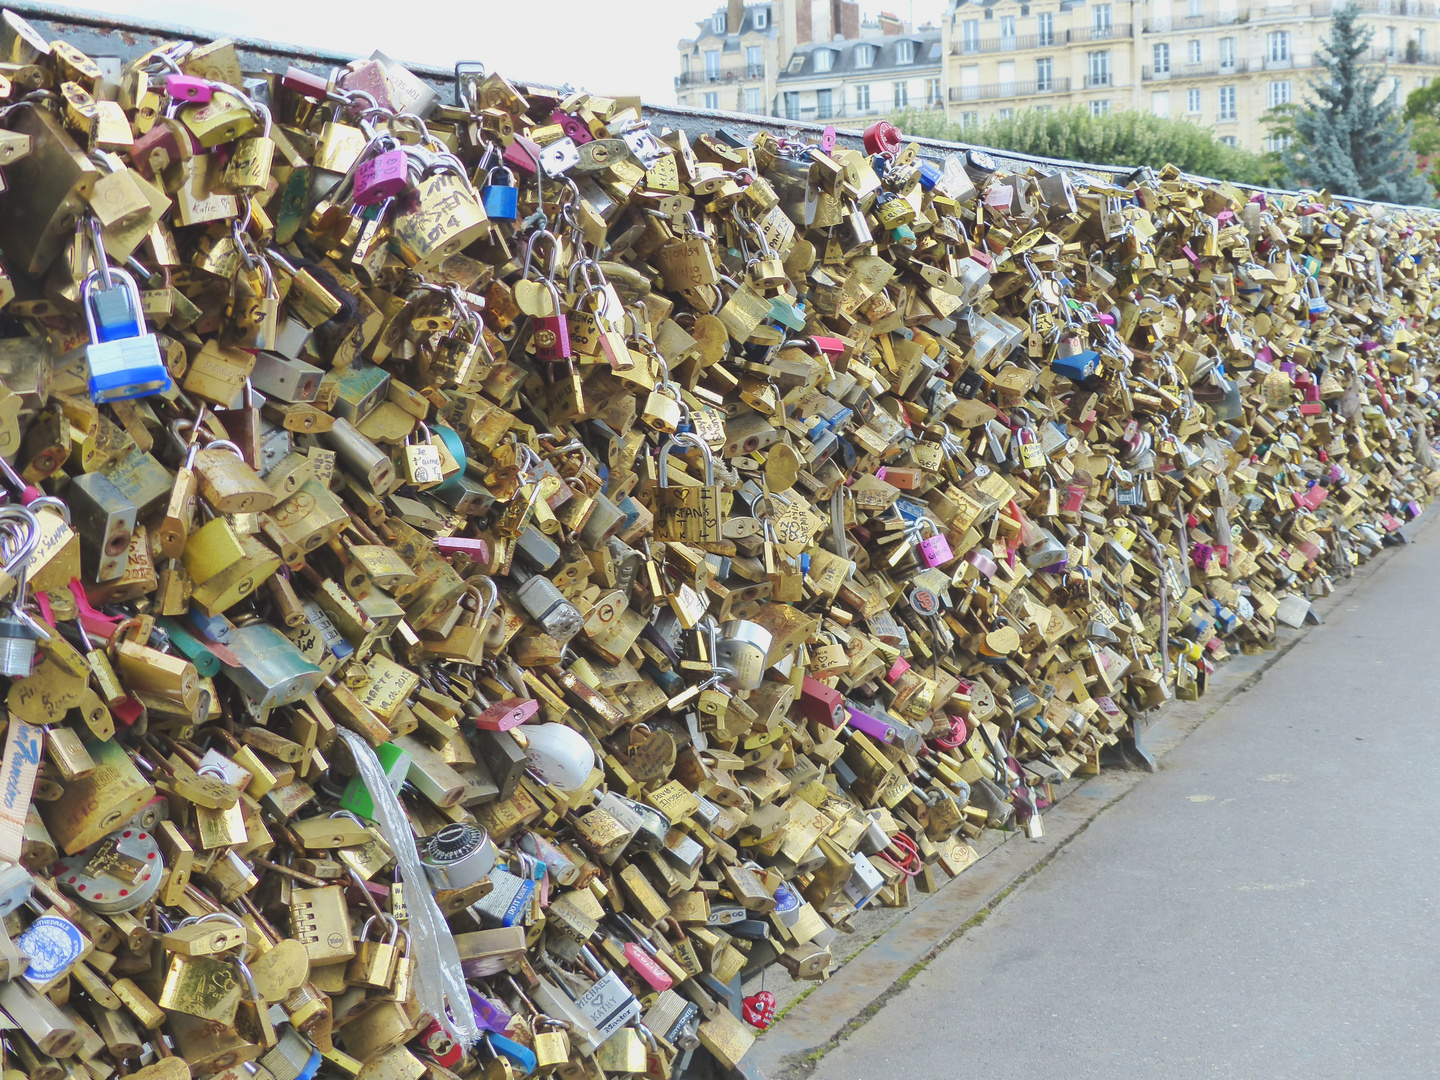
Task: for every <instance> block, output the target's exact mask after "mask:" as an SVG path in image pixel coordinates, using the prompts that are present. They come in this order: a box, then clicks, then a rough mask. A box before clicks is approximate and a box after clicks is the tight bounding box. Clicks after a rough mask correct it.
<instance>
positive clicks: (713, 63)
mask: <svg viewBox="0 0 1440 1080" xmlns="http://www.w3.org/2000/svg"><path fill="white" fill-rule="evenodd" d="M705 78H707V79H709V80H710V81H711V82H714V81H715V80H716V79H718V78H720V50H719V49H712V50H711V51H710V52H707V53H706V54H705Z"/></svg>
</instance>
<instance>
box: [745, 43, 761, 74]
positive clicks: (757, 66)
mask: <svg viewBox="0 0 1440 1080" xmlns="http://www.w3.org/2000/svg"><path fill="white" fill-rule="evenodd" d="M745 77H746V78H747V79H763V78H764V77H765V58H764V57H763V56H761V55H760V46H759V45H747V46H746V47H745Z"/></svg>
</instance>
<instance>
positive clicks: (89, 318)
mask: <svg viewBox="0 0 1440 1080" xmlns="http://www.w3.org/2000/svg"><path fill="white" fill-rule="evenodd" d="M109 274H110V275H111V276H112V277H115V278H119V279H120V285H121V286H122V287H123V288H124V289H125V290H126V291H127V292H128V293H129V294H130V310H131V312H132V313H133V314H134V316H135V333H134V334H131V335H128V336H130V337H140V336H141V335H143V334H144V333H145V314H144V307H143V306H142V302H141V300H140V286H139V285H137V284H135V278H134V277H132V276H131V274H130V271H128V270H126V269H124V268H123V267H119V266H115V267H110V268H109ZM104 278H105V274H104V273H102V271H100V270H92V271H90V273H88V274H86V275H85V280H84V281H83V282H81V284H80V306H81V307H82V308H84V310H85V326H86V328H87V329H88V330H89V331H90V340H91V341H92V342H97V343H98V342H99V341H100V340H101V339H100V331H99V328H98V327H97V326H96V325H95V307H94V297H95V293H96V292H97V291H108V290H97V289H96V284H97V283H98V282H101V281H103V280H104ZM111 287H112V288H113V287H114V286H113V284H112V286H111ZM109 340H117V339H115V338H111V339H109Z"/></svg>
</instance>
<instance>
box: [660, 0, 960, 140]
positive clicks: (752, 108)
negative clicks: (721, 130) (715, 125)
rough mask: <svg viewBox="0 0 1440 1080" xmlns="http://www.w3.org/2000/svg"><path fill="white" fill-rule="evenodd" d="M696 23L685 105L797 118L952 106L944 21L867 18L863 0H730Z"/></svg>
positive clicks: (679, 93) (687, 50) (681, 91)
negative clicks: (752, 0)
mask: <svg viewBox="0 0 1440 1080" xmlns="http://www.w3.org/2000/svg"><path fill="white" fill-rule="evenodd" d="M697 29H698V33H697V34H696V36H695V37H694V38H686V39H684V40H682V41H681V42H680V44H679V53H680V74H679V75H678V76H677V77H676V79H675V98H676V101H677V102H678V103H679V104H681V105H690V106H694V107H696V108H706V109H725V110H730V111H735V112H746V113H755V114H758V115H764V116H788V117H790V118H791V119H796V120H799V119H805V120H816V119H832V118H839V117H845V116H850V117H867V116H886V115H889V114H890V113H892V112H898V111H902V110H904V109H907V108H933V109H944V107H945V94H944V50H943V44H942V40H941V37H942V35H941V31H940V29H939V28H938V27H933V26H926V27H922V28H921V29H920V30H919V31H916V32H912V31H911V30H910V28H909V27H908V26H906V25H905V24H904V23H902V22H901V21H900V20H899V19H898V18H896V17H895V16H893V15H889V14H881V15H880V16H879V17H878V18H877V19H875V20H874V21H873V22H865V23H862V22H861V18H860V5H859V3H858V2H856V0H766V2H764V3H758V4H748V5H747V4H745V3H744V0H729V3H728V5H727V6H726V7H725V8H723V9H721V10H718V11H716V12H715V13H714V14H713V15H712V16H711V17H710V18H708V19H706V20H705V21H704V22H702V23H700V24H698V26H697Z"/></svg>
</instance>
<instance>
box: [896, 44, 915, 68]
mask: <svg viewBox="0 0 1440 1080" xmlns="http://www.w3.org/2000/svg"><path fill="white" fill-rule="evenodd" d="M895 62H896V63H897V64H913V63H914V62H915V43H914V42H913V41H897V42H896V43H895Z"/></svg>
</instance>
